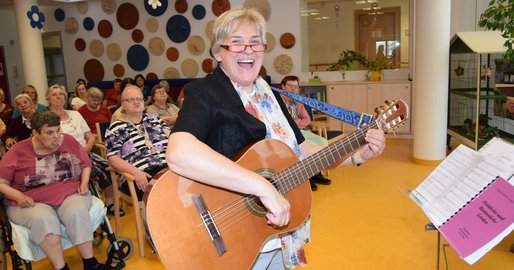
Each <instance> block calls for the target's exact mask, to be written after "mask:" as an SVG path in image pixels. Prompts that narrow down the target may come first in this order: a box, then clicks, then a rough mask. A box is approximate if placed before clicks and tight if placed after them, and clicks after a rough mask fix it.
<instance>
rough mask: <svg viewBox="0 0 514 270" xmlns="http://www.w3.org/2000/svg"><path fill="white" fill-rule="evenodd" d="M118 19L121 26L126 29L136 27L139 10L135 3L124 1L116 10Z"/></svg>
mask: <svg viewBox="0 0 514 270" xmlns="http://www.w3.org/2000/svg"><path fill="white" fill-rule="evenodd" d="M116 20H117V21H118V24H119V25H120V26H121V28H123V29H125V30H131V29H134V27H136V25H137V22H138V21H139V12H138V11H137V8H136V7H135V6H134V5H132V4H130V3H123V4H121V5H120V7H119V8H118V11H116Z"/></svg>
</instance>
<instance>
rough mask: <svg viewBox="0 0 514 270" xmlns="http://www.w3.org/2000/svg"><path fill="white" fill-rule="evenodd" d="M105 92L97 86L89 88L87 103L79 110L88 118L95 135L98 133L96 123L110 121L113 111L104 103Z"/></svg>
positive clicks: (87, 120)
mask: <svg viewBox="0 0 514 270" xmlns="http://www.w3.org/2000/svg"><path fill="white" fill-rule="evenodd" d="M103 97H104V94H103V93H102V91H101V90H100V89H98V88H96V87H91V88H89V89H88V90H87V103H86V105H84V106H82V107H80V108H79V110H78V112H79V113H80V114H81V115H82V117H84V120H86V123H87V125H88V126H89V129H91V132H92V133H93V134H95V135H97V134H98V131H97V130H96V123H101V122H110V121H111V117H112V113H111V111H109V109H107V107H105V106H103V105H102V100H103Z"/></svg>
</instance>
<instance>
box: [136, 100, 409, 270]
mask: <svg viewBox="0 0 514 270" xmlns="http://www.w3.org/2000/svg"><path fill="white" fill-rule="evenodd" d="M408 116H409V112H408V106H407V105H406V104H405V102H403V101H402V100H399V101H395V102H389V103H388V104H387V105H386V106H382V107H381V109H380V110H379V113H378V115H377V116H376V118H375V121H374V122H372V123H371V124H370V125H368V126H364V127H363V128H361V129H358V130H356V131H355V132H353V133H351V134H350V135H348V136H346V137H344V138H343V139H341V140H340V141H338V142H335V143H333V144H331V145H329V146H327V147H325V148H324V149H323V150H321V151H319V152H317V153H315V154H313V155H311V156H310V157H308V158H306V159H304V160H302V161H298V158H297V156H296V155H295V153H294V152H293V151H292V150H291V148H290V147H289V146H287V145H286V144H284V143H282V142H281V141H277V140H271V139H265V140H262V141H259V142H257V143H255V144H253V145H251V146H250V147H249V148H247V149H246V150H245V151H244V152H243V153H242V154H241V155H239V156H238V157H237V161H236V162H237V163H238V164H239V165H241V166H243V167H245V168H247V169H250V170H253V171H255V172H257V173H259V174H261V175H262V176H264V177H265V178H267V179H269V181H271V182H272V183H273V185H275V187H276V188H277V190H278V191H279V192H280V193H281V194H283V195H284V196H286V197H287V200H288V201H289V202H290V204H291V221H290V223H289V224H288V225H287V226H285V227H280V228H274V227H272V226H270V225H268V224H267V220H266V217H265V214H266V209H265V208H264V207H263V205H262V204H261V202H260V200H259V199H258V198H257V197H255V196H252V195H246V194H240V193H236V192H232V191H229V190H225V189H220V188H218V187H214V186H209V185H205V184H202V183H199V182H196V181H193V180H190V179H187V178H185V177H182V176H180V175H176V174H174V173H172V172H171V171H167V172H165V173H164V174H162V175H160V176H159V178H158V180H157V181H154V182H155V183H154V185H153V186H152V188H151V190H150V192H149V194H148V197H147V198H146V199H147V200H146V203H147V205H146V206H147V221H148V228H149V230H150V234H151V236H152V240H153V242H154V244H155V247H156V248H157V252H158V254H159V257H160V259H161V261H162V263H163V264H164V266H165V267H166V269H248V268H249V267H251V265H252V263H253V261H254V260H255V258H256V257H257V255H258V253H259V251H260V249H261V247H262V245H263V243H264V242H265V241H266V239H268V238H270V237H271V236H274V235H277V234H281V233H286V232H290V231H292V230H294V229H295V228H297V227H298V226H300V225H301V224H302V223H303V222H304V221H305V220H306V219H307V217H308V215H309V212H310V208H311V195H312V194H311V189H310V184H309V182H308V179H309V178H310V177H311V176H313V175H315V174H316V173H318V172H320V171H321V170H322V169H324V168H327V167H329V166H330V165H332V164H335V163H336V162H337V161H339V160H341V159H343V158H345V157H347V156H348V155H350V154H351V153H352V152H353V151H355V150H357V149H358V148H359V147H361V146H362V145H364V144H365V143H366V142H365V140H364V138H365V134H366V132H367V130H368V129H373V128H378V127H380V128H382V129H383V130H384V131H386V132H387V131H391V130H392V129H394V128H396V127H397V126H399V125H401V124H402V123H403V122H404V121H405V120H406V119H407V118H408Z"/></svg>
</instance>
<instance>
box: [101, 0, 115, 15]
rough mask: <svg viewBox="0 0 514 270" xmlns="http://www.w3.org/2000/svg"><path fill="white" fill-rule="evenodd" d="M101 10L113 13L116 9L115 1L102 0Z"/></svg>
mask: <svg viewBox="0 0 514 270" xmlns="http://www.w3.org/2000/svg"><path fill="white" fill-rule="evenodd" d="M102 10H103V11H104V12H105V13H106V14H113V13H114V11H116V1H114V0H102Z"/></svg>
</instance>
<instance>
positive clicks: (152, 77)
mask: <svg viewBox="0 0 514 270" xmlns="http://www.w3.org/2000/svg"><path fill="white" fill-rule="evenodd" d="M146 79H147V80H158V79H159V76H157V74H155V73H154V72H150V73H148V74H146Z"/></svg>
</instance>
